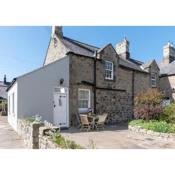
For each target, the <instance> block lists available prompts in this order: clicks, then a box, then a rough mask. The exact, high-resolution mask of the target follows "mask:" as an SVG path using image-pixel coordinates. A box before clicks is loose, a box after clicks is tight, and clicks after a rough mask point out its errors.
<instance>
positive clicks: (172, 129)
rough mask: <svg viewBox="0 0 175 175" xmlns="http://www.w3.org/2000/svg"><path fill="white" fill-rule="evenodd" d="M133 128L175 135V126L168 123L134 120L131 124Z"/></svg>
mask: <svg viewBox="0 0 175 175" xmlns="http://www.w3.org/2000/svg"><path fill="white" fill-rule="evenodd" d="M129 125H131V126H140V127H141V128H143V129H147V130H151V131H155V132H162V133H175V124H173V123H167V122H166V121H158V120H149V121H145V120H142V119H138V120H132V121H130V122H129Z"/></svg>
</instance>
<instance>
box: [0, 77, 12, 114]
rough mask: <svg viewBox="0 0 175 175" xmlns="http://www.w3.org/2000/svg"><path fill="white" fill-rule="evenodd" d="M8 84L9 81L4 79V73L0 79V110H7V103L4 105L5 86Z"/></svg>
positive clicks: (5, 97) (5, 98)
mask: <svg viewBox="0 0 175 175" xmlns="http://www.w3.org/2000/svg"><path fill="white" fill-rule="evenodd" d="M9 85H10V82H7V81H6V75H4V80H3V81H0V112H1V111H3V112H5V113H6V112H7V111H6V110H7V105H6V101H7V92H6V90H7V88H8V86H9Z"/></svg>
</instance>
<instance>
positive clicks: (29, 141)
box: [17, 119, 59, 149]
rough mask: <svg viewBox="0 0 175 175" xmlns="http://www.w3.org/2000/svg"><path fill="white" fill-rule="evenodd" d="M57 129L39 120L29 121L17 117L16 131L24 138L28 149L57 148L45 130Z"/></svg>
mask: <svg viewBox="0 0 175 175" xmlns="http://www.w3.org/2000/svg"><path fill="white" fill-rule="evenodd" d="M53 128H54V129H58V128H56V127H55V126H53V125H52V124H50V125H48V124H47V125H46V124H45V123H41V122H29V121H27V120H26V119H18V127H17V133H18V134H19V135H20V136H21V137H22V138H23V139H24V143H25V145H26V147H27V148H30V149H59V146H58V145H57V144H56V143H54V142H53V141H52V140H51V139H50V136H48V135H47V134H45V131H50V130H53Z"/></svg>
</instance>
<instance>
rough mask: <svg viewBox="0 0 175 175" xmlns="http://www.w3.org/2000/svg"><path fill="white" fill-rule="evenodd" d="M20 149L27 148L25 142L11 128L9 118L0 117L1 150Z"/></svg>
mask: <svg viewBox="0 0 175 175" xmlns="http://www.w3.org/2000/svg"><path fill="white" fill-rule="evenodd" d="M3 148H9V149H13V148H16V149H20V148H25V146H24V142H23V140H22V139H21V138H20V137H19V136H18V135H17V133H16V132H15V131H14V130H13V129H12V128H11V126H10V125H9V124H8V122H7V117H4V116H0V149H3Z"/></svg>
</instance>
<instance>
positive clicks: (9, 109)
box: [8, 96, 10, 114]
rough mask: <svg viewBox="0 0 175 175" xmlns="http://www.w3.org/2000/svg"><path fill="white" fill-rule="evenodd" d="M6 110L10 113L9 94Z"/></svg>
mask: <svg viewBox="0 0 175 175" xmlns="http://www.w3.org/2000/svg"><path fill="white" fill-rule="evenodd" d="M8 112H9V114H10V96H8Z"/></svg>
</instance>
